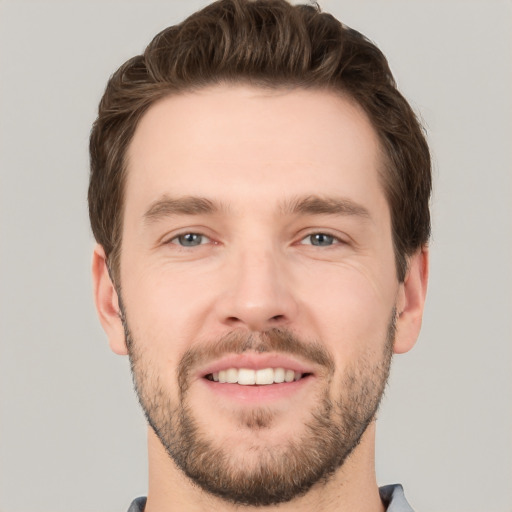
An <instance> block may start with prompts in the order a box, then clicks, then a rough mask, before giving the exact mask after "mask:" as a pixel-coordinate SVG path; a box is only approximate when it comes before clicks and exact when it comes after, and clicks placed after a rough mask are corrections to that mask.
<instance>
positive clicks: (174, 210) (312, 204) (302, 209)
mask: <svg viewBox="0 0 512 512" xmlns="http://www.w3.org/2000/svg"><path fill="white" fill-rule="evenodd" d="M227 210H228V208H227V207H226V206H225V205H223V204H221V203H216V202H214V201H212V200H210V199H207V198H205V197H197V196H184V197H177V198H171V197H169V196H163V197H162V198H160V199H158V200H157V201H155V202H153V203H152V204H151V206H150V207H149V208H148V209H147V211H146V212H145V213H144V221H145V222H146V223H148V224H151V223H153V222H158V221H159V220H161V219H164V218H167V217H171V216H173V215H208V214H210V215H211V214H214V213H218V212H219V211H227ZM280 211H281V213H282V214H283V215H297V214H300V215H348V216H357V217H361V218H363V219H371V216H370V212H369V211H368V209H367V208H365V207H364V206H362V205H361V204H359V203H356V202H354V201H352V200H351V199H348V198H343V197H320V196H314V195H311V196H306V197H297V198H293V199H289V200H287V201H286V202H284V203H283V204H282V205H281V208H280Z"/></svg>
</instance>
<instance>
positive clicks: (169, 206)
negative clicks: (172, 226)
mask: <svg viewBox="0 0 512 512" xmlns="http://www.w3.org/2000/svg"><path fill="white" fill-rule="evenodd" d="M221 209H222V208H221V207H220V205H217V204H215V203H214V202H213V201H211V200H210V199H207V198H205V197H196V196H184V197H177V198H171V197H168V196H164V197H162V198H161V199H158V200H157V201H155V202H154V203H152V204H151V206H150V207H149V208H148V209H147V210H146V212H145V213H144V220H145V221H146V222H147V223H149V224H150V223H153V222H157V221H159V220H161V219H164V218H166V217H170V216H173V215H201V214H212V213H217V212H218V211H219V210H221Z"/></svg>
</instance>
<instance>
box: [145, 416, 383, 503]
mask: <svg viewBox="0 0 512 512" xmlns="http://www.w3.org/2000/svg"><path fill="white" fill-rule="evenodd" d="M148 448H149V490H148V501H147V504H146V509H145V512H171V511H172V510H180V511H183V512H196V511H197V512H199V511H204V510H210V511H212V512H215V511H223V512H231V511H241V510H243V511H244V512H253V511H254V512H256V511H262V512H263V511H265V512H271V511H275V510H279V512H288V511H292V510H293V511H294V512H303V511H311V510H315V512H331V511H332V512H334V511H336V512H339V511H341V510H347V511H351V512H384V510H385V509H384V506H383V504H382V502H381V500H380V497H379V490H378V487H377V481H376V477H375V422H372V423H371V424H370V426H369V427H368V428H367V429H366V432H365V433H364V434H363V436H362V438H361V442H360V443H359V444H358V446H357V447H356V448H355V449H354V451H353V452H352V454H351V455H350V457H348V458H347V460H346V461H345V463H344V464H343V466H342V467H341V468H340V469H338V471H337V472H336V473H335V474H334V475H333V476H332V477H330V478H329V480H328V481H327V482H326V483H324V482H321V483H317V484H316V485H314V486H313V487H312V488H311V489H310V490H309V491H308V492H307V493H306V494H305V495H304V496H301V497H299V498H296V499H294V500H292V501H290V502H288V503H281V504H279V505H277V506H268V507H250V506H241V505H233V504H231V503H228V502H226V501H224V500H222V499H220V498H217V497H215V496H212V495H210V494H208V493H206V492H205V491H203V490H202V489H200V488H199V487H198V486H197V485H195V484H194V483H193V482H192V481H191V480H190V479H189V478H188V477H187V476H185V475H184V474H183V473H182V472H181V470H179V469H178V468H177V467H176V465H175V464H174V462H173V461H172V460H171V459H170V457H169V456H168V455H167V453H166V451H165V449H164V447H163V446H162V444H161V443H160V440H159V439H158V438H157V436H156V435H155V433H154V432H153V430H152V429H149V430H148Z"/></svg>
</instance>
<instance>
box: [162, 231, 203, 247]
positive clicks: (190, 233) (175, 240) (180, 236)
mask: <svg viewBox="0 0 512 512" xmlns="http://www.w3.org/2000/svg"><path fill="white" fill-rule="evenodd" d="M186 236H194V237H200V238H201V242H200V243H198V244H196V245H183V244H182V243H179V240H180V239H183V238H185V237H186ZM204 239H206V240H207V242H206V243H208V241H211V239H210V238H209V237H207V236H206V235H203V233H197V232H194V231H187V232H186V233H180V234H178V235H176V236H174V237H173V238H171V239H170V240H168V241H167V242H165V243H166V244H173V245H177V246H178V247H180V248H184V249H188V248H192V247H199V246H200V245H205V243H203V242H204Z"/></svg>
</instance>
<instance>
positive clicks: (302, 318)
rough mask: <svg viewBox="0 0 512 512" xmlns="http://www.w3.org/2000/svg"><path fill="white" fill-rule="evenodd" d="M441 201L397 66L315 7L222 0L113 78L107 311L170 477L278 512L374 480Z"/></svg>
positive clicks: (96, 191)
mask: <svg viewBox="0 0 512 512" xmlns="http://www.w3.org/2000/svg"><path fill="white" fill-rule="evenodd" d="M429 192H430V164H429V153H428V148H427V145H426V143H425V140H424V137H423V135H422V131H421V128H420V126H419V125H418V123H417V121H416V118H415V116H414V114H413V112H412V111H411V109H410V107H409V105H408V104H407V102H406V101H405V100H404V98H403V97H402V96H401V95H400V93H399V92H398V91H397V89H396V87H395V84H394V81H393V78H392V76H391V73H390V71H389V68H388V65H387V62H386V60H385V58H384V56H383V55H382V54H381V53H380V51H379V50H378V49H377V48H375V46H374V45H373V44H371V43H370V42H369V41H368V40H367V39H366V38H364V37H363V36H362V35H360V34H359V33H357V32H355V31H353V30H351V29H349V28H347V27H344V26H343V25H341V24H340V23H339V22H338V21H336V20H335V19H334V18H332V17H331V16H329V15H327V14H323V13H320V12H319V10H318V9H317V8H316V7H313V6H291V5H289V4H288V3H287V2H285V1H280V0H269V1H241V0H226V1H221V2H216V3H214V4H212V5H210V6H209V7H206V8H205V9H203V10H202V11H199V12H198V13H196V14H194V15H192V16H191V17H190V18H188V19H187V20H185V22H183V23H182V24H180V25H178V26H176V27H171V28H169V29H166V30H164V31H163V32H162V33H160V34H159V35H157V36H156V38H155V39H154V40H153V41H152V42H151V43H150V45H149V46H148V48H147V49H146V51H145V53H144V55H142V56H138V57H135V58H133V59H131V60H130V61H128V62H127V63H126V64H124V65H123V66H122V67H121V68H120V69H119V70H118V71H117V72H116V73H115V74H114V75H113V76H112V78H111V79H110V81H109V84H108V86H107V90H106V92H105V95H104V97H103V99H102V101H101V104H100V111H99V116H98V120H97V121H96V123H95V125H94V128H93V132H92V135H91V184H90V189H89V205H90V215H91V223H92V226H93V231H94V234H95V236H96V239H97V241H98V243H99V245H98V249H97V250H96V252H95V260H94V264H93V272H94V278H95V284H96V301H97V305H98V310H99V312H100V318H101V320H102V323H103V325H104V327H105V330H106V331H107V333H108V335H109V338H110V343H111V346H112V348H113V349H114V351H115V352H117V353H128V354H129V356H130V360H131V364H132V371H133V376H134V382H135V386H136V389H137V393H138V396H139V400H140V402H141V404H142V406H143V409H144V411H145V413H146V417H147V419H148V423H149V425H150V426H151V428H152V432H153V433H154V435H153V442H154V443H156V444H154V446H160V447H161V448H162V450H164V451H165V452H166V453H167V454H168V455H169V460H170V461H172V462H170V463H171V464H172V465H173V467H176V468H179V471H181V472H183V474H185V475H187V476H188V477H189V478H190V479H191V480H193V481H194V482H195V483H197V484H199V485H200V487H201V489H203V490H204V491H207V492H208V493H211V494H213V495H216V496H218V497H220V498H221V499H224V500H228V501H231V502H233V503H243V504H246V505H269V504H276V503H280V502H284V501H290V500H293V499H294V498H298V497H300V496H302V495H304V494H305V493H308V492H309V491H310V489H312V488H313V487H315V486H318V485H321V483H324V484H325V483H326V482H329V481H330V479H332V478H334V476H333V475H339V474H340V473H339V472H340V468H343V467H346V462H347V460H348V459H349V458H350V457H352V460H353V462H352V467H357V466H358V464H359V466H361V463H360V461H359V462H357V461H358V460H359V459H358V456H357V455H354V454H357V453H360V452H361V450H359V452H358V449H357V448H358V446H359V444H360V443H362V442H363V441H362V439H364V436H365V435H366V433H367V431H368V429H369V428H370V425H371V424H372V422H373V419H374V417H375V414H376V411H377V408H378V405H379V402H380V399H381V396H382V394H383V391H384V387H385V383H386V379H387V376H388V373H389V367H390V362H391V355H392V353H393V351H394V352H404V351H406V350H408V349H409V348H410V347H411V346H412V345H413V343H414V341H415V339H416V337H417V334H418V331H419V326H420V323H421V313H422V308H423V301H424V295H425V284H426V256H425V254H426V252H425V245H426V242H427V239H428V235H429V211H428V198H429ZM363 444H364V442H363ZM157 449H158V448H157ZM359 458H360V456H359ZM354 460H355V462H354ZM290 468H293V469H292V470H290Z"/></svg>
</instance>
